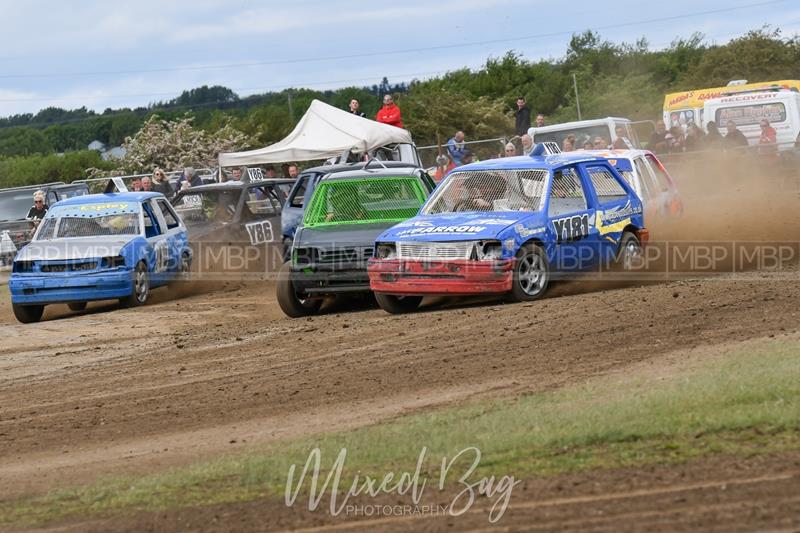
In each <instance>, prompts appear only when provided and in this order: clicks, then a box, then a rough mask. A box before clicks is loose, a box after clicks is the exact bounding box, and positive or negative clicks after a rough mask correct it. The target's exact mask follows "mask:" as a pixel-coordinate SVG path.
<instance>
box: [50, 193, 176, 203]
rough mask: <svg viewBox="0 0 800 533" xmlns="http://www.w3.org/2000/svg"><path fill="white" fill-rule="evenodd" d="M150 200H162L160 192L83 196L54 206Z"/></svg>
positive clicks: (68, 199) (62, 201) (162, 196)
mask: <svg viewBox="0 0 800 533" xmlns="http://www.w3.org/2000/svg"><path fill="white" fill-rule="evenodd" d="M150 198H164V195H163V194H161V193H160V192H116V193H103V194H86V195H83V196H73V197H72V198H67V199H66V200H61V201H59V202H56V204H55V205H59V206H64V205H88V204H96V203H98V202H108V201H118V202H144V201H146V200H149V199H150Z"/></svg>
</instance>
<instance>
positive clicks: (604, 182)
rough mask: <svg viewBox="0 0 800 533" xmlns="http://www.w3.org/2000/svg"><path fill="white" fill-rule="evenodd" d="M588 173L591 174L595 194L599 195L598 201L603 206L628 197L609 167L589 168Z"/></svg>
mask: <svg viewBox="0 0 800 533" xmlns="http://www.w3.org/2000/svg"><path fill="white" fill-rule="evenodd" d="M586 172H587V173H588V174H589V179H590V180H591V182H592V186H593V187H594V191H595V194H597V200H598V201H599V202H600V203H601V204H605V203H608V202H613V201H616V200H624V199H626V198H627V197H628V193H627V191H626V190H625V188H624V187H623V186H622V185H621V184H620V182H619V181H617V178H616V177H614V174H612V173H611V170H609V169H608V168H607V167H600V166H597V167H588V168H587V169H586Z"/></svg>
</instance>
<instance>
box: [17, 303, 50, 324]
mask: <svg viewBox="0 0 800 533" xmlns="http://www.w3.org/2000/svg"><path fill="white" fill-rule="evenodd" d="M11 307H12V308H13V309H14V316H15V317H16V318H17V320H19V321H20V322H22V323H23V324H31V323H33V322H39V321H40V320H41V319H42V313H44V306H43V305H19V304H11Z"/></svg>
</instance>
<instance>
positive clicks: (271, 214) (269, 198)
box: [242, 184, 281, 246]
mask: <svg viewBox="0 0 800 533" xmlns="http://www.w3.org/2000/svg"><path fill="white" fill-rule="evenodd" d="M242 214H243V216H242V223H243V224H244V228H245V230H246V231H247V237H248V238H249V239H250V244H252V245H254V246H255V245H262V244H267V243H270V242H273V241H276V240H278V239H280V236H281V206H280V199H279V197H278V193H277V192H276V190H275V187H274V186H273V185H272V184H266V185H265V184H261V185H253V186H250V187H248V188H247V190H246V191H245V205H244V206H243V208H242Z"/></svg>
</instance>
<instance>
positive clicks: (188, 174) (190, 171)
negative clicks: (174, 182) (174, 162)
mask: <svg viewBox="0 0 800 533" xmlns="http://www.w3.org/2000/svg"><path fill="white" fill-rule="evenodd" d="M184 183H188V185H187V186H186V187H184V186H183V184H184ZM202 184H203V180H202V179H201V178H200V176H199V175H198V174H197V172H195V170H194V168H193V167H186V168H184V169H183V174H181V177H180V179H179V180H178V185H179V186H180V188H181V190H184V189H188V188H189V187H197V186H198V185H202Z"/></svg>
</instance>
